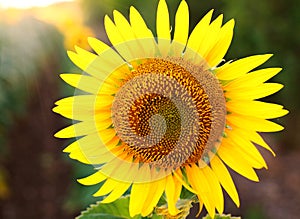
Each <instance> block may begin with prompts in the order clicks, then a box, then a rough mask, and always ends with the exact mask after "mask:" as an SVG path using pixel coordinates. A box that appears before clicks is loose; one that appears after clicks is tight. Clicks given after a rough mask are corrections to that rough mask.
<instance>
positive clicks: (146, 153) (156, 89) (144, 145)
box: [112, 58, 226, 169]
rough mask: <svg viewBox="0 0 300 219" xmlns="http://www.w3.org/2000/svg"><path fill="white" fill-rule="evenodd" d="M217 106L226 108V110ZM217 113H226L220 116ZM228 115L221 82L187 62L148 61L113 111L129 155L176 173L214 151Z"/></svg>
mask: <svg viewBox="0 0 300 219" xmlns="http://www.w3.org/2000/svg"><path fill="white" fill-rule="evenodd" d="M211 86H213V87H211ZM207 91H208V92H207ZM216 91H217V92H216ZM220 91H221V92H220ZM216 93H217V95H216ZM211 95H212V96H211ZM210 97H211V98H210ZM216 102H221V103H222V102H223V103H224V104H223V105H222V104H221V106H222V107H221V109H220V107H217V106H220V103H217V104H216ZM215 110H219V111H220V110H221V111H222V113H221V116H220V115H218V113H217V114H216V113H215V112H214V111H215ZM225 112H226V111H225V100H224V96H223V93H222V90H221V88H220V86H219V83H218V81H217V79H216V78H215V77H214V76H213V75H212V73H211V72H210V71H208V70H205V69H204V66H203V65H198V66H196V65H192V64H190V63H188V62H186V61H184V60H183V59H182V58H165V59H159V58H151V59H147V60H143V62H142V64H139V65H138V66H137V68H136V69H135V70H134V71H132V76H131V78H130V79H128V80H127V81H126V82H124V85H123V86H122V87H121V88H120V90H119V91H118V93H117V94H116V97H115V100H114V102H113V106H112V114H113V115H112V116H113V123H114V126H115V129H116V131H117V134H118V136H119V137H120V139H121V140H122V141H123V142H124V143H125V144H126V145H127V149H126V151H127V152H128V153H129V154H132V155H133V157H134V158H136V159H138V160H139V162H144V163H151V164H152V165H154V166H156V167H160V168H162V167H163V168H174V169H175V168H177V167H179V166H182V165H187V164H190V163H194V162H197V161H198V160H200V159H201V157H202V155H203V154H204V153H205V150H206V149H208V148H210V149H212V146H211V145H212V143H211V141H214V142H213V143H216V141H217V138H219V137H220V135H221V133H222V132H221V131H223V129H224V124H223V123H224V118H225ZM216 115H217V118H215V117H216ZM219 117H220V118H219ZM221 117H222V118H221ZM223 117H224V118H223ZM220 120H221V121H222V123H221V124H219V123H218V121H220ZM215 121H217V124H219V125H217V126H216V125H215V124H216V122H215ZM218 127H221V128H218ZM216 128H217V129H218V130H217V133H216V130H215V129H216ZM220 130H221V131H220ZM212 136H217V137H212ZM211 138H212V139H211Z"/></svg>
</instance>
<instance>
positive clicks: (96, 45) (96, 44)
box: [88, 37, 117, 55]
mask: <svg viewBox="0 0 300 219" xmlns="http://www.w3.org/2000/svg"><path fill="white" fill-rule="evenodd" d="M88 43H89V44H90V46H91V47H92V49H93V50H94V51H95V52H96V53H97V54H98V55H100V54H102V53H103V52H105V51H106V50H108V49H110V47H109V46H108V45H107V44H105V43H104V42H102V41H100V40H98V39H96V38H94V37H89V38H88ZM116 55H117V54H116Z"/></svg>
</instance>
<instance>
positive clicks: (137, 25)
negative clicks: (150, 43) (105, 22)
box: [129, 7, 153, 39]
mask: <svg viewBox="0 0 300 219" xmlns="http://www.w3.org/2000/svg"><path fill="white" fill-rule="evenodd" d="M129 17H130V23H131V26H132V29H133V31H134V33H135V35H136V36H137V38H140V39H147V38H148V39H153V34H152V32H151V30H150V29H149V28H148V27H147V25H146V23H145V21H144V19H143V18H142V16H141V14H140V13H139V12H138V11H137V10H136V9H135V8H134V7H130V15H129Z"/></svg>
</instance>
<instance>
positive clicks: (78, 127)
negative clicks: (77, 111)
mask: <svg viewBox="0 0 300 219" xmlns="http://www.w3.org/2000/svg"><path fill="white" fill-rule="evenodd" d="M95 132H97V130H96V127H95V123H94V122H93V121H84V122H79V123H76V124H74V125H70V126H68V127H66V128H64V129H62V130H60V131H59V132H57V133H56V134H55V135H54V136H55V137H56V138H74V137H80V136H84V135H88V134H92V133H95Z"/></svg>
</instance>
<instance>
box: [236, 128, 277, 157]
mask: <svg viewBox="0 0 300 219" xmlns="http://www.w3.org/2000/svg"><path fill="white" fill-rule="evenodd" d="M232 129H234V130H235V131H236V132H239V133H240V135H242V136H246V137H248V139H249V140H250V141H252V142H254V143H256V144H258V145H260V146H261V147H263V148H265V149H267V150H268V151H270V152H271V153H272V154H273V156H275V153H274V151H273V150H272V149H271V148H270V146H269V145H268V144H267V143H266V142H265V141H264V139H263V138H262V137H261V136H260V135H259V134H258V133H257V132H255V131H253V130H245V129H242V128H238V127H236V126H233V127H232Z"/></svg>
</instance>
